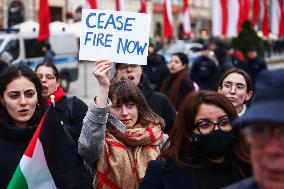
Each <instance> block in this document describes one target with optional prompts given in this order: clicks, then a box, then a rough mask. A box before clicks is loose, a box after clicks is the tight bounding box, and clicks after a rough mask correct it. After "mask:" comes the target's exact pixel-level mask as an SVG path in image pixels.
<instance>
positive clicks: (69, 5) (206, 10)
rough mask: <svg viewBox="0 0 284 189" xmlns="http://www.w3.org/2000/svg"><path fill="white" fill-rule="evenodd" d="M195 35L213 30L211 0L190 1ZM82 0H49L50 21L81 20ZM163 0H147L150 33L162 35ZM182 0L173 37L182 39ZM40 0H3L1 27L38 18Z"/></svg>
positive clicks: (131, 5)
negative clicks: (149, 15)
mask: <svg viewBox="0 0 284 189" xmlns="http://www.w3.org/2000/svg"><path fill="white" fill-rule="evenodd" d="M188 2H189V6H190V12H191V19H192V24H191V25H192V31H193V35H192V36H194V37H200V36H203V37H206V36H207V35H210V33H211V1H210V0H188ZM81 3H82V0H49V5H50V12H51V21H63V22H70V21H78V20H80V17H81V8H82V7H81ZM163 3H164V0H148V3H147V12H148V13H149V14H151V35H161V36H162V35H163V33H162V28H163ZM182 4H183V0H172V11H173V31H174V37H176V38H182V37H183V36H182V16H183V12H182V10H183V9H182ZM97 5H98V8H100V9H110V10H114V9H115V0H97ZM139 9H140V2H139V0H124V10H125V11H133V12H138V11H139ZM38 10H39V0H0V27H1V28H3V27H9V26H12V25H15V24H18V23H21V22H24V21H29V20H33V21H38Z"/></svg>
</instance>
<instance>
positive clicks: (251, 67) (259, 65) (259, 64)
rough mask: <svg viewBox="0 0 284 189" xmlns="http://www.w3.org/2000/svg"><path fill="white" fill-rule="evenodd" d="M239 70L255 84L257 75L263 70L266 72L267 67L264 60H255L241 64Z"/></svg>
mask: <svg viewBox="0 0 284 189" xmlns="http://www.w3.org/2000/svg"><path fill="white" fill-rule="evenodd" d="M240 68H241V69H243V70H245V71H246V72H247V73H248V74H249V76H250V77H251V80H252V83H253V84H255V82H256V79H257V77H258V74H259V73H260V72H261V71H263V70H267V65H266V62H265V61H264V60H262V59H258V58H256V59H252V60H246V61H244V62H242V64H240Z"/></svg>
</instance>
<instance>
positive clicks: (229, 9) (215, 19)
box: [212, 0, 251, 37]
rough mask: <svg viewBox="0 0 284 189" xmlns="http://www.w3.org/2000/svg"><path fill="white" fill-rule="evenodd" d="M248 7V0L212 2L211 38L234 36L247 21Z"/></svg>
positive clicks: (217, 0) (215, 0) (219, 0)
mask: <svg viewBox="0 0 284 189" xmlns="http://www.w3.org/2000/svg"><path fill="white" fill-rule="evenodd" d="M250 7H251V6H250V0H212V8H213V10H212V12H213V15H212V23H213V26H212V30H213V32H212V34H213V36H223V37H233V36H236V35H237V34H238V32H239V31H240V29H241V26H242V23H243V21H245V20H248V19H249V15H250V9H251V8H250Z"/></svg>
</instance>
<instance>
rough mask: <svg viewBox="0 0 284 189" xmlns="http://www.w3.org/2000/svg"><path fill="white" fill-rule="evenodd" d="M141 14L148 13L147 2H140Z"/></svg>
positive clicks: (144, 0)
mask: <svg viewBox="0 0 284 189" xmlns="http://www.w3.org/2000/svg"><path fill="white" fill-rule="evenodd" d="M139 12H140V13H147V0H140V10H139Z"/></svg>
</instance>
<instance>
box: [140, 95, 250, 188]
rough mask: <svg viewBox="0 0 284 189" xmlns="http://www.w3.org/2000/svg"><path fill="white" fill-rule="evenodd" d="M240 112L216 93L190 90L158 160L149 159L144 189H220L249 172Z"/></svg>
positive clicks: (142, 184)
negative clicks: (234, 121) (238, 120)
mask: <svg viewBox="0 0 284 189" xmlns="http://www.w3.org/2000/svg"><path fill="white" fill-rule="evenodd" d="M237 116H238V115H237V112H236V110H235V108H234V107H233V105H232V104H231V102H230V101H229V100H228V99H227V98H226V97H224V96H223V95H221V94H219V93H217V92H214V91H200V92H192V93H190V94H189V95H188V96H187V97H186V98H185V100H184V102H183V103H182V105H181V107H180V109H179V113H178V115H177V119H176V121H175V124H174V126H173V128H172V130H171V132H170V136H169V143H168V146H166V147H165V149H164V150H163V151H162V152H161V155H160V156H159V160H155V161H151V162H150V163H149V165H148V168H147V171H146V175H145V177H144V179H143V181H142V183H141V184H140V187H139V188H140V189H144V188H145V189H146V188H147V189H157V188H159V189H162V188H168V189H170V188H188V189H202V188H203V189H218V188H221V187H223V186H226V185H229V184H231V183H233V182H235V181H238V180H240V179H242V178H245V177H248V176H250V175H251V167H250V157H249V154H248V147H247V145H246V143H245V142H244V137H243V135H242V133H241V131H240V125H238V126H236V127H232V126H231V124H230V120H231V119H233V118H236V117H237Z"/></svg>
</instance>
